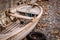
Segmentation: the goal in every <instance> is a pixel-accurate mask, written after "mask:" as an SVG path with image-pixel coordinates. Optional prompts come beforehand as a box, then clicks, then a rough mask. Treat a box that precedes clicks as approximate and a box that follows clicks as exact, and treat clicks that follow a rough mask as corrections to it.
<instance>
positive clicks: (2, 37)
mask: <svg viewBox="0 0 60 40" xmlns="http://www.w3.org/2000/svg"><path fill="white" fill-rule="evenodd" d="M37 6H38V5H37ZM38 7H39V8H40V9H41V12H40V14H39V15H38V16H37V17H36V18H35V19H33V20H32V22H30V23H28V24H27V25H26V26H25V27H22V28H16V29H15V30H14V31H12V32H10V33H6V34H0V40H6V39H8V38H9V37H12V36H14V35H16V34H18V33H20V36H19V37H18V38H16V39H15V40H22V39H23V38H24V37H26V36H27V35H28V34H29V33H30V32H31V31H32V30H33V29H34V28H35V26H36V24H37V23H38V21H39V20H40V18H41V16H42V14H43V9H42V7H40V6H38Z"/></svg>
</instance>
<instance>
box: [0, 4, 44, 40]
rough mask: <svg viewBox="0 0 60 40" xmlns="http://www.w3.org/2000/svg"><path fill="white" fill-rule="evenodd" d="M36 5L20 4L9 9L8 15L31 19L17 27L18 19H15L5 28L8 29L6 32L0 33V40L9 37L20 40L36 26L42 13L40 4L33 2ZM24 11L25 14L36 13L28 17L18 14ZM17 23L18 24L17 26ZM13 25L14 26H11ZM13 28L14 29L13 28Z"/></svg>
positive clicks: (5, 39)
mask: <svg viewBox="0 0 60 40" xmlns="http://www.w3.org/2000/svg"><path fill="white" fill-rule="evenodd" d="M34 5H35V6H36V7H34V8H32V6H31V5H21V6H18V7H16V8H14V9H11V13H10V14H9V15H10V16H13V17H16V18H23V19H28V20H31V22H29V23H28V24H26V25H25V26H24V27H19V26H20V24H19V21H16V22H14V23H11V24H10V25H9V26H10V28H9V27H8V28H7V29H8V30H9V29H10V30H9V31H10V32H8V31H7V30H5V31H7V32H6V33H3V32H5V31H3V32H2V33H0V40H7V39H8V38H10V37H13V36H15V37H13V39H11V40H22V39H23V38H24V37H26V36H27V35H28V34H29V33H30V32H31V31H32V30H33V29H34V28H35V26H36V24H37V23H38V21H39V20H40V18H41V16H42V14H43V9H42V7H41V6H39V5H38V4H34ZM21 12H23V13H25V14H29V13H31V14H34V15H37V16H36V17H29V16H23V15H20V14H19V13H21ZM18 25H19V26H18ZM13 26H14V27H13ZM14 28H15V29H14ZM13 29H14V30H13Z"/></svg>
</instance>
